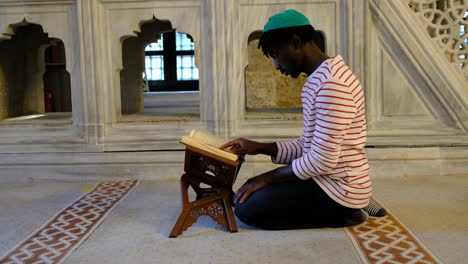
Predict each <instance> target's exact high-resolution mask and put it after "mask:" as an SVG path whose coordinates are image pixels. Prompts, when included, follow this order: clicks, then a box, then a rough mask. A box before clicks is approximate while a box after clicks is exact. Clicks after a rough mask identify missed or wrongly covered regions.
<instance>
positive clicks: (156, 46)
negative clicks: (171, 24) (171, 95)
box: [143, 31, 199, 92]
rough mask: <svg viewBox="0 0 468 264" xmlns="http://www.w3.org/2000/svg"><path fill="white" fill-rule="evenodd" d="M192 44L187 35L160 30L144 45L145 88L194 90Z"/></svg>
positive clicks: (194, 68) (195, 85)
mask: <svg viewBox="0 0 468 264" xmlns="http://www.w3.org/2000/svg"><path fill="white" fill-rule="evenodd" d="M194 50H195V46H194V44H193V39H192V37H191V36H190V35H188V34H183V33H178V32H176V31H169V32H164V33H162V34H161V38H160V39H159V40H158V42H154V43H150V44H148V45H147V46H146V48H145V72H144V74H143V79H144V80H145V91H147V92H176V91H198V79H199V78H198V69H197V67H196V66H195V55H194Z"/></svg>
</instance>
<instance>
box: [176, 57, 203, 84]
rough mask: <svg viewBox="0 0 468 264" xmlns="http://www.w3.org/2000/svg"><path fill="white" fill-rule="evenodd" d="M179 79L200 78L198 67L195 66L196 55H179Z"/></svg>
mask: <svg viewBox="0 0 468 264" xmlns="http://www.w3.org/2000/svg"><path fill="white" fill-rule="evenodd" d="M177 80H178V81H180V80H198V69H197V67H195V56H194V55H179V56H177Z"/></svg>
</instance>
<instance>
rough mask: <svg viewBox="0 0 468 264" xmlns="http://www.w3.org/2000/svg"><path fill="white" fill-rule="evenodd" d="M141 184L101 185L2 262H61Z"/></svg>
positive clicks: (14, 249)
mask: <svg viewBox="0 0 468 264" xmlns="http://www.w3.org/2000/svg"><path fill="white" fill-rule="evenodd" d="M137 184H138V180H127V181H107V182H101V183H99V184H97V185H96V186H94V188H93V189H91V190H90V191H89V192H88V193H86V194H84V195H83V196H81V197H80V198H78V199H77V200H76V201H74V202H72V203H71V204H70V205H69V206H67V207H65V208H64V209H63V210H61V211H60V212H58V213H57V214H56V215H55V216H53V217H52V218H51V219H50V220H49V221H47V222H46V223H45V224H44V225H42V226H41V227H40V228H39V229H37V230H36V231H34V232H33V233H31V235H29V236H28V237H27V238H26V239H24V240H23V241H21V242H20V243H18V244H17V245H16V246H15V247H13V248H12V249H11V250H10V251H8V252H7V253H6V254H5V255H4V256H3V257H1V258H0V263H8V264H10V263H61V262H62V261H63V260H65V258H66V257H68V256H69V255H70V254H71V253H73V251H74V250H75V249H76V248H78V247H79V246H80V245H81V243H82V242H83V241H85V240H86V238H88V237H89V236H90V235H91V233H92V232H93V231H94V229H96V228H97V227H98V226H99V224H100V223H101V222H102V221H103V220H104V218H105V217H106V216H107V215H108V214H109V212H110V211H111V210H112V209H113V208H114V207H115V206H116V205H117V204H118V203H119V202H120V201H122V200H123V199H124V198H125V196H126V195H127V194H128V193H130V191H131V190H133V189H134V188H135V186H136V185H137Z"/></svg>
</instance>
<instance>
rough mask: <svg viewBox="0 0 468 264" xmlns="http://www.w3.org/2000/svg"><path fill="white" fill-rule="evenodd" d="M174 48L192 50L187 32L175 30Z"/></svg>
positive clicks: (192, 46)
mask: <svg viewBox="0 0 468 264" xmlns="http://www.w3.org/2000/svg"><path fill="white" fill-rule="evenodd" d="M176 50H194V45H193V42H192V41H191V40H190V39H189V38H188V37H187V34H181V33H177V32H176Z"/></svg>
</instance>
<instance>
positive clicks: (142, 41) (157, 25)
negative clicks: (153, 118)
mask: <svg viewBox="0 0 468 264" xmlns="http://www.w3.org/2000/svg"><path fill="white" fill-rule="evenodd" d="M139 26H140V31H139V32H134V33H135V34H136V35H135V36H127V37H125V38H124V39H123V42H122V66H123V68H122V70H121V71H120V95H121V107H122V109H121V111H122V114H133V113H137V112H141V111H143V109H144V100H143V79H142V74H143V71H144V70H145V47H146V45H147V44H149V43H151V42H154V41H157V40H158V39H159V38H160V37H161V33H162V32H166V31H171V30H173V28H172V24H171V22H170V21H168V20H159V19H157V18H156V17H154V16H153V18H152V19H150V20H144V21H142V22H140V25H139Z"/></svg>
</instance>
